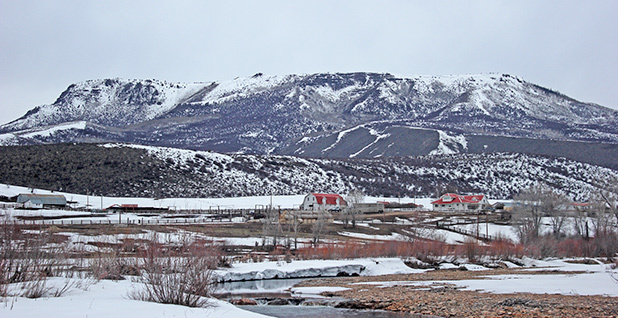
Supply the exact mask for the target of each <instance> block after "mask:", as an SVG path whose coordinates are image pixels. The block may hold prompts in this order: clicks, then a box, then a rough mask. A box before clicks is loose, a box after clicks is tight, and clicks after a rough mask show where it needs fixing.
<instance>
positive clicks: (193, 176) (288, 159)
mask: <svg viewBox="0 0 618 318" xmlns="http://www.w3.org/2000/svg"><path fill="white" fill-rule="evenodd" d="M537 182H544V183H546V184H548V185H549V186H551V187H553V188H555V189H557V190H558V191H560V192H562V193H565V194H567V195H569V196H570V197H572V198H573V199H576V200H585V199H586V198H588V197H589V196H590V195H591V194H593V193H597V192H598V191H599V190H600V189H612V188H615V185H616V184H618V172H617V171H615V170H612V169H607V168H602V167H598V166H594V165H590V164H585V163H580V162H575V161H572V160H568V159H559V158H552V157H542V156H531V155H524V154H508V153H492V154H450V155H433V156H419V157H407V158H378V159H343V160H337V159H310V158H298V157H292V156H278V155H241V154H234V155H229V154H219V153H214V152H206V151H191V150H183V149H174V148H161V147H146V146H137V145H121V144H55V145H35V146H4V147H0V183H6V184H13V185H20V186H27V187H35V188H42V189H49V190H56V191H66V192H72V193H82V194H85V193H86V192H88V193H90V194H95V195H106V196H134V197H154V198H163V197H233V196H251V195H287V194H303V193H308V192H337V193H347V192H348V191H350V190H351V189H354V188H359V189H362V190H363V191H364V192H365V193H366V194H367V195H373V196H382V195H384V196H392V197H406V196H407V197H412V196H431V195H435V193H436V192H443V191H446V190H450V191H460V192H473V193H485V194H488V195H489V196H490V197H491V198H494V199H500V198H509V197H511V196H512V195H513V194H516V193H517V192H519V191H520V190H521V189H523V188H526V187H529V186H531V185H533V184H535V183H537Z"/></svg>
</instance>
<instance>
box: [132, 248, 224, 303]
mask: <svg viewBox="0 0 618 318" xmlns="http://www.w3.org/2000/svg"><path fill="white" fill-rule="evenodd" d="M185 244H187V245H183V246H182V250H184V251H186V253H184V255H174V253H171V252H170V250H169V249H166V246H165V244H160V243H158V242H157V240H156V239H154V240H153V241H151V242H150V243H148V244H147V246H146V249H145V251H144V252H143V254H142V256H141V257H140V266H141V269H142V270H143V276H142V277H141V280H140V281H141V282H143V283H144V288H143V289H141V290H137V291H133V292H132V293H130V294H129V297H130V298H132V299H138V300H144V301H152V302H157V303H163V304H176V305H183V306H189V307H205V306H208V299H207V298H205V297H208V296H210V295H211V294H212V286H213V276H212V269H213V268H215V267H216V266H217V263H218V261H219V259H220V253H219V251H218V249H217V248H215V247H214V246H211V245H202V244H190V243H185ZM189 244H190V245H189Z"/></svg>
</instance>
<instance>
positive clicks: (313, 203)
mask: <svg viewBox="0 0 618 318" xmlns="http://www.w3.org/2000/svg"><path fill="white" fill-rule="evenodd" d="M347 205H348V203H347V202H345V200H344V199H343V198H342V197H341V196H340V195H338V194H326V193H309V194H307V195H306V196H305V200H304V201H303V205H302V209H303V210H333V209H343V208H344V207H346V206H347Z"/></svg>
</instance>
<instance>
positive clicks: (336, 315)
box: [238, 306, 410, 318]
mask: <svg viewBox="0 0 618 318" xmlns="http://www.w3.org/2000/svg"><path fill="white" fill-rule="evenodd" d="M238 307H239V308H242V309H244V310H247V311H251V312H255V313H259V314H263V315H267V316H271V317H280V318H315V317H332V318H351V317H354V318H369V317H374V318H402V317H410V315H408V314H405V313H397V312H388V311H378V310H353V309H343V308H333V307H323V306H311V307H308V306H238Z"/></svg>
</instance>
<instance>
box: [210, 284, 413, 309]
mask: <svg viewBox="0 0 618 318" xmlns="http://www.w3.org/2000/svg"><path fill="white" fill-rule="evenodd" d="M306 279H311V278H294V279H268V280H252V281H242V282H226V283H221V284H219V286H218V287H219V288H218V289H217V291H216V292H215V295H216V296H217V297H218V298H222V299H230V298H251V299H255V300H257V301H258V305H242V306H240V305H239V306H237V307H239V308H242V309H244V310H247V311H251V312H255V313H260V314H264V315H267V316H271V317H282V318H283V317H284V318H312V317H334V318H344V317H356V318H365V317H376V318H401V317H410V315H409V314H404V313H396V312H388V311H381V310H355V309H345V308H335V307H332V306H328V305H327V304H328V303H329V302H332V301H334V300H336V299H333V298H325V297H323V296H320V295H313V294H292V293H290V292H289V291H287V290H288V289H289V288H291V287H292V286H294V285H296V284H298V283H300V282H301V281H303V280H306ZM290 298H292V299H305V301H304V302H302V304H300V305H290V304H286V305H267V304H266V302H267V301H266V300H265V299H271V300H272V299H290ZM308 304H311V305H308ZM316 304H317V305H316ZM321 304H322V305H321Z"/></svg>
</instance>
